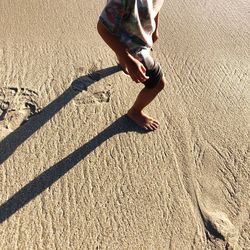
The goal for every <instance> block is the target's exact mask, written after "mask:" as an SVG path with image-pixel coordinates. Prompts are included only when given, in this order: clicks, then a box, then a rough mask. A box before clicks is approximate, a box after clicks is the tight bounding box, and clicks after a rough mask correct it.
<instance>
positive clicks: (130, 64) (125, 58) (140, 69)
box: [117, 53, 149, 83]
mask: <svg viewBox="0 0 250 250" xmlns="http://www.w3.org/2000/svg"><path fill="white" fill-rule="evenodd" d="M117 58H118V60H119V63H120V65H121V66H122V68H123V69H124V71H125V73H127V74H129V75H130V77H131V78H132V80H133V81H134V82H137V83H139V82H145V81H146V80H147V79H148V78H149V77H148V76H147V75H146V68H145V66H144V65H143V64H142V63H141V62H140V61H139V60H137V59H136V58H135V57H133V56H132V55H131V54H129V53H126V55H122V56H119V55H117Z"/></svg>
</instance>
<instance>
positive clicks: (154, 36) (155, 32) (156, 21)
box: [152, 13, 159, 43]
mask: <svg viewBox="0 0 250 250" xmlns="http://www.w3.org/2000/svg"><path fill="white" fill-rule="evenodd" d="M155 24H156V28H155V31H154V33H153V35H152V38H153V43H155V42H156V41H157V40H158V38H159V31H158V27H159V13H158V14H157V15H156V17H155Z"/></svg>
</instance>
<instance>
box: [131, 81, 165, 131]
mask: <svg viewBox="0 0 250 250" xmlns="http://www.w3.org/2000/svg"><path fill="white" fill-rule="evenodd" d="M164 85H165V79H164V78H162V80H161V81H160V82H159V83H158V84H157V85H156V86H155V87H154V88H151V89H149V88H144V89H142V90H141V92H140V93H139V94H138V96H137V98H136V100H135V103H134V104H133V106H132V107H131V108H130V110H129V111H128V113H127V115H128V116H129V117H130V118H131V119H132V120H133V121H134V122H135V123H137V124H138V125H139V126H140V127H143V128H144V129H146V130H155V129H157V128H158V126H159V122H158V121H157V120H156V119H154V118H151V117H149V116H147V115H145V114H144V113H143V112H142V110H143V109H144V108H145V107H146V106H147V105H148V104H149V103H150V102H152V100H153V99H154V98H155V97H156V96H157V94H158V93H159V92H160V91H161V90H162V89H163V88H164Z"/></svg>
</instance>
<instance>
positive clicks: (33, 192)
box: [0, 66, 145, 223]
mask: <svg viewBox="0 0 250 250" xmlns="http://www.w3.org/2000/svg"><path fill="white" fill-rule="evenodd" d="M118 71H120V68H119V67H118V66H115V67H110V68H107V69H103V70H100V71H96V72H94V73H93V75H91V76H90V75H87V76H84V77H81V78H78V79H77V80H75V81H74V82H73V83H72V86H71V88H69V89H67V90H66V91H65V92H64V93H63V94H62V95H61V96H59V97H58V98H57V99H56V100H55V101H53V102H52V103H50V104H49V105H48V106H46V107H45V108H44V109H43V110H42V112H41V113H39V114H37V115H36V116H34V117H32V118H31V119H30V120H29V121H28V122H26V123H25V124H24V125H23V126H21V127H19V128H18V129H16V130H15V131H14V132H13V133H11V134H10V135H8V136H7V137H6V138H5V139H4V140H3V141H2V142H1V143H0V152H1V156H0V160H1V163H3V162H4V161H5V160H6V159H7V158H8V157H9V156H10V155H11V154H12V153H13V152H14V151H15V149H16V148H17V147H18V146H19V145H21V144H22V143H23V142H24V141H25V140H26V139H28V138H29V137H30V136H31V135H32V134H33V133H34V132H36V131H37V130H38V129H39V128H40V127H41V126H43V125H44V124H45V123H46V122H47V121H48V120H49V119H50V118H51V117H52V116H53V115H55V114H56V113H57V112H58V111H59V110H60V109H61V108H63V107H64V106H65V105H66V104H67V103H68V102H69V101H70V100H72V99H73V98H74V97H75V96H76V95H77V94H78V93H79V92H78V91H80V90H83V89H85V90H86V89H87V87H88V86H90V85H91V84H93V83H94V82H96V81H98V80H100V79H101V78H104V77H106V76H109V75H111V74H114V73H115V72H118ZM129 131H135V132H139V133H144V132H145V131H143V130H142V129H140V128H139V127H138V126H137V125H135V124H134V123H133V122H132V121H131V120H130V119H129V118H128V117H127V116H126V115H124V116H122V117H120V118H119V119H117V120H116V121H115V122H114V123H112V124H111V125H110V126H109V127H107V128H106V129H104V130H103V131H102V132H101V133H99V134H98V135H97V136H95V137H94V138H93V139H91V140H90V141H89V142H87V143H86V144H84V145H83V146H82V147H80V148H78V149H77V150H75V151H74V152H72V153H71V154H70V155H68V156H67V157H65V158H63V159H62V160H61V161H59V162H58V163H56V164H55V165H53V166H51V167H50V168H48V169H47V170H46V171H44V172H43V173H42V174H40V175H39V176H38V177H36V178H35V179H34V180H32V181H31V182H29V183H28V184H27V185H25V186H24V187H23V188H21V189H20V190H19V191H18V192H17V193H16V194H14V195H13V196H12V197H11V198H9V199H8V200H7V201H6V202H4V203H3V204H2V205H1V206H0V223H2V222H4V221H5V220H7V219H8V218H9V217H10V216H12V215H13V214H14V213H15V212H17V211H18V210H19V209H21V208H22V207H24V206H25V205H26V204H27V203H29V202H30V201H31V200H32V199H34V198H35V197H36V196H38V195H39V194H40V193H42V192H43V191H44V190H45V189H47V188H48V187H50V186H51V185H53V183H55V182H56V181H57V180H59V179H60V178H61V177H62V176H63V175H64V174H66V173H67V172H68V171H69V170H70V169H72V168H73V167H74V166H75V165H76V164H77V163H78V162H80V161H81V160H83V159H84V158H85V157H86V156H87V155H88V154H90V153H91V152H92V151H93V150H95V149H96V148H97V147H98V146H100V145H101V144H102V143H103V142H105V141H107V140H108V139H109V138H111V137H112V136H114V135H117V134H120V133H126V132H129Z"/></svg>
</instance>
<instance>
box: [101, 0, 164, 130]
mask: <svg viewBox="0 0 250 250" xmlns="http://www.w3.org/2000/svg"><path fill="white" fill-rule="evenodd" d="M163 1H164V0H108V1H107V4H106V6H105V8H104V10H103V11H102V13H101V15H100V18H99V21H98V24H97V30H98V32H99V34H100V36H101V37H102V38H103V40H104V41H105V42H106V43H107V44H108V46H109V47H110V48H111V49H112V50H113V51H114V52H115V53H116V56H117V58H118V61H119V63H120V65H121V67H122V69H123V71H124V72H125V73H126V74H128V75H130V77H131V78H132V80H133V81H135V82H136V83H139V82H141V83H143V84H144V85H145V87H144V88H143V89H142V90H141V92H140V93H139V95H138V96H137V99H136V101H135V103H134V104H133V106H132V107H131V108H130V109H129V111H128V113H127V115H128V116H129V117H130V118H131V119H132V120H133V121H134V122H136V123H137V124H138V125H139V126H141V127H142V128H144V129H146V130H149V131H152V130H155V129H157V128H158V126H159V123H158V121H157V120H155V119H153V118H151V117H149V116H147V115H146V114H144V113H143V112H142V110H143V108H145V107H146V106H147V105H148V104H149V103H150V102H151V101H152V100H153V99H154V98H155V97H156V95H157V94H158V93H159V92H160V91H161V90H162V89H163V88H164V84H165V79H164V77H163V73H162V70H161V67H160V65H159V64H158V63H156V62H155V61H154V59H153V58H152V57H151V55H150V50H151V48H152V45H153V43H154V42H155V41H156V40H157V39H158V17H159V11H160V8H161V6H162V4H163Z"/></svg>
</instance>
